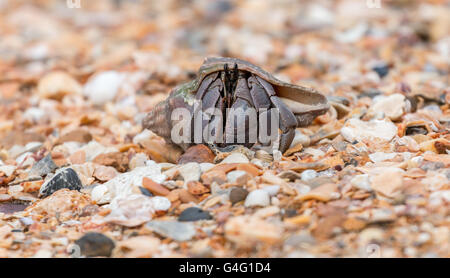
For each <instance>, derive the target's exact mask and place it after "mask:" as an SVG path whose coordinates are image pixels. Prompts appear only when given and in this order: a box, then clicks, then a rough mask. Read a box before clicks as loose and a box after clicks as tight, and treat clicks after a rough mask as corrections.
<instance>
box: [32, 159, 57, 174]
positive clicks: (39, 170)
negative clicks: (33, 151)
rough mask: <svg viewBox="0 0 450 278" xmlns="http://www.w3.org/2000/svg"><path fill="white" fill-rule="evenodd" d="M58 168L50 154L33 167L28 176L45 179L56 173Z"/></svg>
mask: <svg viewBox="0 0 450 278" xmlns="http://www.w3.org/2000/svg"><path fill="white" fill-rule="evenodd" d="M56 168H58V166H56V164H55V162H54V161H53V159H52V156H51V155H50V154H48V155H46V156H45V157H44V158H42V159H41V160H39V161H38V162H36V163H35V164H34V165H33V167H32V168H31V170H30V173H29V174H28V175H29V176H40V177H43V176H45V175H48V174H50V173H52V172H53V171H55V170H56Z"/></svg>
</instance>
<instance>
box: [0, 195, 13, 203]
mask: <svg viewBox="0 0 450 278" xmlns="http://www.w3.org/2000/svg"><path fill="white" fill-rule="evenodd" d="M12 198H13V196H11V195H9V194H0V202H7V201H10V200H11V199H12Z"/></svg>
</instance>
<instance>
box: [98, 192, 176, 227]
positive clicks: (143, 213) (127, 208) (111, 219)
mask: <svg viewBox="0 0 450 278" xmlns="http://www.w3.org/2000/svg"><path fill="white" fill-rule="evenodd" d="M170 206H171V202H170V201H169V200H168V199H167V198H165V197H160V196H156V197H147V196H144V195H142V194H131V195H127V196H124V197H117V198H115V199H113V200H112V202H111V204H110V205H109V207H108V208H109V209H110V213H109V214H108V215H106V216H105V217H104V218H102V219H100V220H99V222H100V223H101V224H103V223H113V224H118V225H122V226H126V227H136V226H139V225H142V224H143V223H145V222H148V221H150V220H151V219H152V217H153V215H154V214H155V213H156V211H166V210H168V209H169V208H170Z"/></svg>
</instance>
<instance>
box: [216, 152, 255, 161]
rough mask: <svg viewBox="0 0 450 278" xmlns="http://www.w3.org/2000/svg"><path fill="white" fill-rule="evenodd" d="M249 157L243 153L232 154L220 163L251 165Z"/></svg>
mask: <svg viewBox="0 0 450 278" xmlns="http://www.w3.org/2000/svg"><path fill="white" fill-rule="evenodd" d="M249 162H250V161H249V160H248V158H247V156H245V155H244V154H242V153H231V154H230V155H229V156H227V157H226V158H225V159H224V160H222V162H220V163H249Z"/></svg>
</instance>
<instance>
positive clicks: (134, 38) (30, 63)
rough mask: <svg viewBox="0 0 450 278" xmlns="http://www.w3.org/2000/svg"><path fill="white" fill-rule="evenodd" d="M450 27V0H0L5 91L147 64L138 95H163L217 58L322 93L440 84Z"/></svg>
mask: <svg viewBox="0 0 450 278" xmlns="http://www.w3.org/2000/svg"><path fill="white" fill-rule="evenodd" d="M449 34H450V2H449V1H445V0H428V1H408V0H391V1H388V0H380V1H378V0H342V1H325V0H321V1H300V0H297V1H294V0H276V1H275V0H267V1H261V0H248V1H232V0H218V1H207V0H187V1H185V0H183V1H181V0H180V1H178V0H166V1H138V0H135V1H131V0H130V1H120V0H96V1H87V0H68V1H66V0H45V1H44V0H35V1H31V0H22V1H13V0H0V83H1V84H2V85H1V86H0V96H1V97H3V98H11V97H14V96H17V95H16V94H15V92H17V86H19V85H17V84H16V85H12V84H7V85H8V86H6V85H5V84H6V83H8V82H13V81H18V82H19V83H20V84H21V85H20V86H22V87H23V86H24V85H23V84H24V82H25V84H29V85H31V86H29V87H30V88H33V86H32V85H33V84H36V82H37V80H38V79H39V78H40V77H42V76H43V75H44V74H45V73H47V72H50V71H54V70H64V71H66V72H68V73H69V74H70V75H71V76H74V77H76V79H77V80H78V81H79V82H81V83H84V82H86V80H87V79H88V78H89V76H91V75H92V74H94V73H95V72H98V71H101V70H117V71H133V72H136V71H141V72H144V73H145V78H142V79H144V80H145V81H142V82H141V83H140V84H139V85H136V87H135V88H136V90H137V91H138V93H139V92H140V93H142V92H143V93H144V94H153V95H154V94H157V93H161V94H165V93H167V91H168V90H169V89H170V88H171V87H172V86H173V85H175V84H178V83H180V82H182V81H186V80H188V79H190V78H192V77H193V76H194V75H195V73H196V71H197V69H198V67H199V66H200V65H201V63H202V61H203V59H204V58H205V57H206V56H217V55H218V56H231V57H239V58H242V59H246V60H249V61H250V62H253V63H256V64H258V65H260V66H261V67H263V68H264V69H266V70H268V71H271V72H273V73H275V74H276V76H277V77H279V78H280V79H283V80H285V81H288V82H293V83H302V84H306V85H311V86H314V87H316V88H317V89H320V90H321V91H322V92H324V93H325V94H339V90H341V89H342V88H343V87H342V86H345V90H347V91H348V90H356V92H357V93H360V92H362V91H364V90H367V89H373V88H374V87H378V88H383V86H385V87H386V86H387V87H389V86H394V85H395V84H397V83H398V82H405V83H406V84H408V86H409V88H411V89H412V90H421V89H422V88H423V86H426V87H427V88H428V89H427V90H431V91H433V90H434V89H435V88H436V90H440V91H441V92H442V88H445V87H446V86H448V85H447V84H448V71H449V65H450V58H449V56H450V55H449V53H450V50H449V49H450V35H449ZM149 76H150V77H149ZM387 87H386V88H387ZM349 88H350V89H349ZM21 92H23V93H24V92H25V91H23V90H22V91H21ZM158 99H159V98H155V101H156V100H158ZM153 102H154V101H151V103H150V104H149V105H150V106H151V105H153V104H152V103H153ZM141 108H142V107H141ZM142 109H143V110H148V109H149V107H144V108H142ZM140 110H141V109H140Z"/></svg>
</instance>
